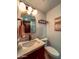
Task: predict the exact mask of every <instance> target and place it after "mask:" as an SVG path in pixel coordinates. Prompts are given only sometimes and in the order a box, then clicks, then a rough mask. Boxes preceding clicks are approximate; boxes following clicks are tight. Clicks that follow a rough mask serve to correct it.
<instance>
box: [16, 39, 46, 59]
mask: <svg viewBox="0 0 79 59" xmlns="http://www.w3.org/2000/svg"><path fill="white" fill-rule="evenodd" d="M34 40H36V41H37V43H34V44H33V46H31V47H25V48H24V49H22V48H21V49H19V50H18V51H17V58H19V57H22V56H24V55H25V56H27V55H29V54H31V53H32V52H34V51H36V50H38V49H39V48H41V47H42V46H44V44H45V43H44V42H43V41H41V40H40V39H34ZM38 42H39V43H38Z"/></svg>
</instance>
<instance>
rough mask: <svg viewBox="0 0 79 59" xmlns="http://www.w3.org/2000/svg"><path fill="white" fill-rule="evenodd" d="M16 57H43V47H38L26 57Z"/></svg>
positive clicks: (21, 58) (35, 58)
mask: <svg viewBox="0 0 79 59" xmlns="http://www.w3.org/2000/svg"><path fill="white" fill-rule="evenodd" d="M18 59H45V49H44V47H41V48H40V49H38V50H36V51H34V52H33V53H31V54H29V55H28V56H26V57H20V58H18Z"/></svg>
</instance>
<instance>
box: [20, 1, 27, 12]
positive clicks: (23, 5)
mask: <svg viewBox="0 0 79 59" xmlns="http://www.w3.org/2000/svg"><path fill="white" fill-rule="evenodd" d="M19 10H20V11H21V12H24V11H26V5H25V4H24V3H23V2H20V3H19Z"/></svg>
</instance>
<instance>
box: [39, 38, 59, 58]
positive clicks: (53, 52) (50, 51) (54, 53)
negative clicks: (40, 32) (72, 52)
mask: <svg viewBox="0 0 79 59" xmlns="http://www.w3.org/2000/svg"><path fill="white" fill-rule="evenodd" d="M41 40H42V41H43V42H45V50H46V51H47V53H48V55H49V56H50V57H52V58H54V59H59V56H60V53H59V52H58V51H57V50H56V49H55V48H53V47H51V46H48V45H47V42H48V39H47V38H43V39H41Z"/></svg>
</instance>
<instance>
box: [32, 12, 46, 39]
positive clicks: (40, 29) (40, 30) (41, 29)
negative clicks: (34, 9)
mask: <svg viewBox="0 0 79 59" xmlns="http://www.w3.org/2000/svg"><path fill="white" fill-rule="evenodd" d="M35 18H36V33H35V34H33V36H32V37H33V38H34V37H39V38H43V37H45V36H46V25H44V24H39V23H38V20H40V19H43V20H46V15H45V14H43V13H42V12H40V11H38V14H37V15H36V16H35Z"/></svg>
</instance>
